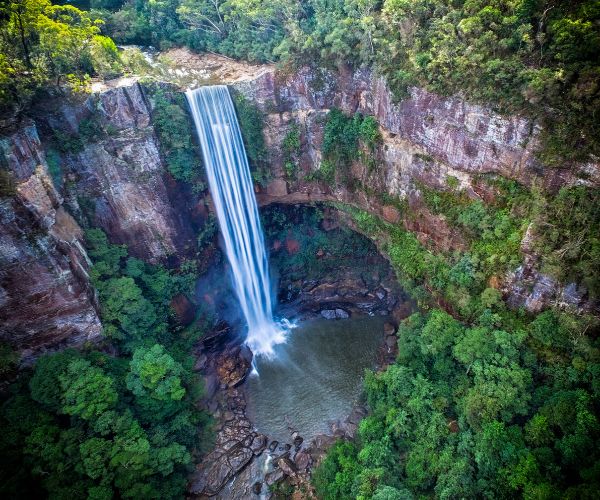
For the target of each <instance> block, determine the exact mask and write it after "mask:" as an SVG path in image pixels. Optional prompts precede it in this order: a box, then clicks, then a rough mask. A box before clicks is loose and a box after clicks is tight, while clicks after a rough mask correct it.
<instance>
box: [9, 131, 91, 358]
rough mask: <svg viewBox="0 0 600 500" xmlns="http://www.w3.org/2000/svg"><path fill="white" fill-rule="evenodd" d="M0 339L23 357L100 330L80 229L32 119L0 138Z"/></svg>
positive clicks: (72, 342)
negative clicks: (0, 176) (53, 175)
mask: <svg viewBox="0 0 600 500" xmlns="http://www.w3.org/2000/svg"><path fill="white" fill-rule="evenodd" d="M0 148H1V150H2V153H3V159H4V163H5V165H4V167H5V168H7V169H8V172H11V173H12V175H11V176H10V177H9V176H8V175H6V172H7V170H4V174H3V180H2V188H3V189H2V191H3V193H2V194H3V196H2V197H1V198H0V339H2V340H3V341H6V342H8V343H9V344H10V345H12V346H14V347H15V348H17V349H18V350H19V351H20V354H21V359H22V361H24V362H28V361H30V360H31V359H32V358H33V357H34V356H36V355H39V354H40V353H42V352H44V351H46V350H47V349H55V348H59V347H65V346H69V345H77V344H82V343H84V342H86V341H94V340H96V339H98V338H99V336H100V333H101V330H102V328H101V325H100V319H99V316H98V312H97V303H96V300H95V297H94V292H93V290H92V289H91V286H90V285H89V281H88V274H87V272H88V269H89V266H90V261H89V259H88V257H87V254H86V252H85V250H84V248H83V231H82V229H81V227H80V226H79V225H78V224H77V222H76V221H75V220H74V219H73V217H72V216H71V215H69V213H68V212H67V211H66V210H65V209H64V207H63V198H62V197H61V196H60V194H59V193H58V192H57V190H56V189H55V187H54V184H53V182H52V179H51V178H50V176H49V174H48V165H47V163H46V157H45V153H44V150H43V147H42V143H41V141H40V138H39V136H38V133H37V129H36V127H35V125H34V124H33V123H28V124H25V125H24V126H23V127H22V128H21V129H20V130H19V131H17V132H16V133H14V134H13V135H11V136H9V137H7V138H4V139H2V141H0Z"/></svg>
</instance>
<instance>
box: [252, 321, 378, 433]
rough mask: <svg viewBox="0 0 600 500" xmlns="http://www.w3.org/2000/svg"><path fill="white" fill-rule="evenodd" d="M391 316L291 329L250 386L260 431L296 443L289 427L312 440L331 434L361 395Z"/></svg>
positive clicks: (262, 361) (261, 363) (259, 362)
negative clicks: (332, 422) (368, 371)
mask: <svg viewBox="0 0 600 500" xmlns="http://www.w3.org/2000/svg"><path fill="white" fill-rule="evenodd" d="M385 322H386V317H381V316H374V317H369V316H364V317H357V318H351V319H339V320H326V319H309V320H306V321H304V322H302V323H300V324H299V326H298V327H297V328H295V329H294V330H292V331H291V332H290V333H289V335H288V339H287V342H286V343H285V344H279V345H277V346H275V357H274V358H272V359H266V358H264V357H259V358H258V359H257V360H256V368H257V370H258V373H259V375H258V376H256V375H251V376H250V378H249V379H248V381H247V383H246V390H247V398H246V399H247V404H248V407H247V414H248V416H249V417H250V419H251V420H252V421H253V423H254V425H255V427H256V428H257V430H258V431H259V432H262V433H264V434H266V435H268V436H269V438H270V439H275V440H278V441H280V442H291V431H290V428H291V429H293V430H295V431H298V432H299V433H300V435H301V436H302V437H303V438H304V439H305V440H309V439H312V438H314V437H315V436H316V435H318V434H327V433H329V432H330V425H329V423H330V422H331V421H334V420H338V419H342V418H344V417H346V416H347V415H348V414H349V413H350V411H351V410H352V407H353V405H354V404H355V403H356V402H357V401H358V400H359V398H360V395H361V392H362V381H363V378H364V371H365V369H366V368H372V367H373V365H374V364H375V358H376V353H377V348H378V346H380V345H381V342H382V339H383V325H384V323H385Z"/></svg>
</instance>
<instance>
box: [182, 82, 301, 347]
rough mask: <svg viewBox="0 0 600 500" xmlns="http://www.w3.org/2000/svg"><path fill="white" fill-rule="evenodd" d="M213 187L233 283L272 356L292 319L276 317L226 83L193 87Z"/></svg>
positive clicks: (260, 343)
mask: <svg viewBox="0 0 600 500" xmlns="http://www.w3.org/2000/svg"><path fill="white" fill-rule="evenodd" d="M186 97H187V100H188V102H189V105H190V108H191V111H192V116H193V118H194V123H195V125H196V131H197V133H198V138H199V139H200V145H201V147H202V156H203V158H204V165H205V167H206V173H207V176H208V182H209V186H210V192H211V195H212V198H213V202H214V205H215V210H216V212H217V218H218V220H219V226H220V228H221V233H222V234H223V240H224V241H225V251H226V253H227V258H228V259H229V263H230V265H231V270H232V277H233V287H234V289H235V292H236V295H237V298H238V300H239V303H240V306H241V308H242V311H243V313H244V317H245V318H246V321H247V323H248V337H247V341H246V342H247V343H248V345H249V347H250V348H251V349H252V351H253V352H254V353H255V354H257V355H265V356H272V355H273V347H274V346H275V345H276V344H279V343H281V342H284V341H285V336H286V333H287V331H288V330H289V328H290V327H291V325H290V323H289V322H287V321H286V320H281V321H275V320H274V319H273V303H272V300H271V290H270V279H269V266H268V261H267V252H266V250H265V243H264V237H263V231H262V227H261V224H260V219H259V217H258V208H257V205H256V198H255V196H254V186H253V184H252V178H251V176H250V168H249V167H248V159H247V157H246V151H245V149H244V143H243V141H242V135H241V132H240V127H239V124H238V120H237V116H236V114H235V108H234V107H233V102H232V100H231V96H230V95H229V90H228V89H227V87H226V86H225V85H215V86H208V87H200V88H198V89H195V90H188V91H187V92H186Z"/></svg>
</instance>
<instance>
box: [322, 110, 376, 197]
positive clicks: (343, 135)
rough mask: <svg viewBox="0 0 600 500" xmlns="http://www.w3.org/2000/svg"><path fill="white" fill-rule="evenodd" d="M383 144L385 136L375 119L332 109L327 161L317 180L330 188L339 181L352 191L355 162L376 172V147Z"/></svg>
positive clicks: (327, 129)
mask: <svg viewBox="0 0 600 500" xmlns="http://www.w3.org/2000/svg"><path fill="white" fill-rule="evenodd" d="M379 143H381V133H380V132H379V125H378V124H377V120H375V118H373V117H372V116H363V115H361V114H360V113H356V114H355V115H354V116H346V115H345V114H344V113H343V112H342V111H341V110H339V109H337V108H334V109H332V110H331V111H330V112H329V113H328V115H327V119H326V121H325V128H324V131H323V146H322V151H323V161H322V162H321V165H319V170H318V171H317V172H316V174H315V175H316V177H318V178H320V179H321V180H323V181H325V182H327V183H328V184H330V185H333V184H334V183H335V181H336V179H337V180H339V181H340V182H343V183H345V184H346V185H348V187H350V188H352V183H353V180H352V176H351V175H350V167H351V165H352V163H353V162H361V163H363V164H364V165H366V166H367V168H368V169H369V170H372V169H373V168H374V167H375V157H374V154H375V148H376V146H377V145H378V144H379Z"/></svg>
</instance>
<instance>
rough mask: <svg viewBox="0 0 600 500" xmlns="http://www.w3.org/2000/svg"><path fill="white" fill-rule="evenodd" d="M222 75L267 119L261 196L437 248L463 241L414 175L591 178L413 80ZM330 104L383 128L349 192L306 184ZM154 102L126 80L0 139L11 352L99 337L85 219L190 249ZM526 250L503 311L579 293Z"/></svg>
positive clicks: (513, 122) (144, 247)
mask: <svg viewBox="0 0 600 500" xmlns="http://www.w3.org/2000/svg"><path fill="white" fill-rule="evenodd" d="M213 63H214V61H213ZM220 64H221V65H223V66H227V64H229V63H228V62H227V61H226V60H225V59H223V60H222V61H221V63H220ZM213 66H214V64H213ZM213 70H214V68H213ZM221 73H223V72H221ZM223 74H227V72H224V73H223ZM235 80H236V81H235V83H234V84H233V85H232V86H233V88H234V89H235V91H237V92H241V93H243V94H244V95H246V96H247V97H248V98H249V99H250V100H252V101H253V102H256V103H257V104H258V105H259V106H260V107H261V108H262V110H263V111H264V112H265V115H266V126H265V129H264V136H265V139H266V143H267V148H268V152H269V169H270V175H271V181H270V183H269V184H268V185H267V186H266V187H265V188H261V189H259V192H258V200H259V203H261V204H263V205H264V204H268V203H272V202H283V203H306V202H313V201H343V202H346V203H351V204H353V205H356V206H359V207H361V208H364V209H366V210H369V211H370V212H372V213H375V214H377V215H380V216H381V217H383V218H384V219H385V220H387V221H389V222H391V223H394V224H403V225H404V226H405V227H406V228H407V229H408V230H410V231H413V232H414V233H415V234H416V235H417V237H418V238H419V240H420V241H421V242H423V243H424V244H427V245H430V246H433V247H435V248H436V249H439V250H453V249H459V250H464V249H465V248H466V242H465V241H464V240H463V238H462V236H461V234H460V233H458V232H457V231H456V230H455V229H453V228H452V227H450V226H449V225H448V224H446V222H445V220H444V218H443V217H442V216H439V215H434V214H432V213H431V212H429V211H428V210H427V209H426V207H425V206H424V205H423V203H422V202H421V201H420V193H419V189H418V185H419V183H422V184H423V185H426V186H429V187H431V188H433V189H438V190H444V189H448V179H449V178H450V177H452V178H454V179H456V180H457V181H458V183H459V186H460V187H461V188H463V189H464V190H465V191H466V192H467V193H468V194H469V195H470V196H472V197H473V198H481V199H484V200H486V199H487V197H489V196H493V193H490V192H489V188H486V187H485V186H484V184H483V183H481V182H480V181H479V178H478V176H479V175H480V174H484V173H486V174H489V173H491V174H499V175H502V176H504V177H507V178H510V179H515V180H517V181H519V182H521V183H523V184H524V185H528V186H531V185H533V184H539V185H541V186H543V187H545V188H546V189H549V190H556V189H558V188H560V187H561V186H568V185H574V184H588V185H595V186H597V185H600V168H599V166H598V164H596V163H589V164H572V165H565V167H564V168H556V169H548V168H543V167H542V165H541V164H540V163H539V161H538V160H537V158H536V151H537V150H538V149H539V135H540V129H539V127H538V126H537V125H536V124H535V123H533V122H531V121H529V120H527V119H525V118H522V117H506V116H500V115H498V114H497V113H495V112H494V111H492V110H490V109H488V108H485V107H482V106H476V105H471V104H467V103H465V102H464V101H462V100H460V99H459V98H457V97H450V98H444V97H440V96H437V95H434V94H431V93H429V92H427V91H425V90H423V89H418V88H413V89H412V90H411V91H410V96H409V97H407V98H405V99H403V100H402V101H400V102H397V103H396V102H395V101H394V100H393V99H392V95H391V93H390V91H389V89H388V88H387V86H386V84H385V82H384V80H383V79H381V78H380V77H378V76H376V75H374V74H373V73H371V72H370V71H368V70H359V71H356V72H349V71H340V72H337V73H333V72H329V71H326V70H321V69H319V70H309V69H303V70H301V71H299V72H297V73H295V74H292V75H282V74H280V73H277V71H275V69H274V68H270V67H261V70H260V71H256V72H253V73H252V75H251V76H249V77H248V78H243V79H241V81H238V80H240V79H239V78H237V77H236V78H235ZM224 83H228V82H224ZM165 88H166V89H167V92H173V91H174V88H173V87H165ZM332 107H338V108H340V109H342V110H344V111H345V112H347V113H355V112H360V113H363V114H367V115H373V116H375V117H376V119H377V120H378V122H379V124H380V131H381V133H382V136H383V144H382V146H381V147H380V148H379V150H378V152H377V158H376V160H377V164H376V167H375V168H374V169H371V170H369V168H367V167H366V166H365V165H363V164H361V162H360V161H356V162H355V163H354V164H353V165H352V176H353V178H354V179H356V180H357V181H358V183H359V185H360V186H361V187H362V189H355V190H353V191H350V190H348V189H347V188H345V187H344V186H341V185H340V186H336V187H335V188H332V187H331V186H328V185H326V184H324V183H322V182H317V181H308V180H306V174H309V173H311V172H314V171H315V170H316V169H318V167H319V165H320V162H321V152H320V150H321V144H322V139H323V129H324V124H325V120H326V115H327V113H328V111H329V110H330V109H331V108H332ZM152 111H153V104H152V99H151V97H150V95H149V93H148V92H147V90H146V89H145V87H144V86H143V85H141V84H139V83H138V82H136V81H135V79H133V80H132V79H123V80H121V81H119V82H115V83H114V84H112V85H109V86H106V87H103V89H102V90H101V91H99V92H96V93H95V94H93V95H91V96H90V97H89V98H87V99H85V100H84V101H79V102H77V101H74V100H70V99H61V100H58V101H53V103H51V104H49V105H47V106H45V107H42V108H41V109H40V110H37V111H36V112H35V113H33V114H32V118H31V119H30V120H26V121H25V122H23V123H21V125H19V126H18V127H14V128H13V130H12V131H11V132H5V133H4V135H3V136H2V137H0V148H1V150H2V158H0V162H1V163H0V174H2V177H1V178H0V187H1V188H2V189H1V193H0V217H1V220H2V226H1V227H0V245H1V247H2V250H1V257H0V338H1V339H3V340H5V341H7V342H9V343H11V344H12V345H13V346H15V347H16V348H17V349H18V350H19V351H20V352H21V354H22V358H23V359H24V360H30V359H33V358H34V357H35V356H37V355H38V354H39V353H41V352H44V351H46V350H48V349H56V348H59V347H62V346H64V345H71V344H81V343H82V342H84V341H88V340H89V341H94V340H97V339H99V338H100V334H101V325H100V321H99V315H98V304H97V301H96V299H95V297H94V292H93V290H92V289H91V287H90V285H89V280H88V276H87V272H88V269H89V266H90V262H89V259H88V257H87V255H86V253H85V250H84V246H83V230H82V226H84V225H85V221H86V220H90V221H91V222H92V224H93V225H95V226H98V227H101V228H102V229H103V230H104V231H105V232H106V233H107V234H108V236H109V239H110V241H111V242H112V243H122V244H126V245H127V246H128V247H129V251H130V253H131V254H132V255H134V256H137V257H140V258H143V259H145V260H147V261H149V262H152V263H159V262H162V263H174V262H177V260H178V259H179V258H181V257H184V256H190V257H193V255H194V253H195V233H196V232H197V230H198V228H199V227H200V225H201V221H200V222H199V221H198V211H199V210H200V209H199V207H200V204H199V202H198V196H197V195H193V194H192V193H191V192H190V188H189V186H185V185H183V184H181V183H178V182H176V181H175V180H174V179H173V178H172V177H171V175H170V174H169V173H168V171H167V168H166V165H165V161H164V159H163V157H162V156H161V150H160V144H159V140H158V139H157V134H156V131H155V129H154V126H153V121H152ZM292 125H298V126H299V130H300V138H301V148H300V152H299V161H298V164H299V165H298V170H299V171H298V172H297V175H296V176H295V178H294V179H290V178H288V177H286V175H285V174H284V169H283V163H284V153H283V151H282V148H281V145H282V141H283V139H284V137H285V135H286V134H287V132H288V131H289V130H290V128H291V127H292ZM82 130H84V132H85V134H83V133H82ZM71 142H73V143H72V144H71ZM49 157H51V159H52V161H51V162H49ZM57 165H58V167H57ZM57 168H58V173H59V175H58V177H59V178H57V175H56V171H57ZM51 170H52V171H53V172H52V175H51V173H50V171H51ZM53 177H54V180H53ZM454 182H456V181H454ZM400 199H402V200H407V202H408V206H409V209H410V210H409V211H408V212H410V214H411V215H410V217H407V216H406V214H404V213H401V211H399V210H398V208H397V207H396V206H395V205H394V204H393V203H391V202H390V201H389V200H400ZM200 208H202V207H200ZM201 218H202V217H200V219H201ZM528 252H529V253H528ZM523 254H524V264H523V266H521V267H520V268H519V269H517V270H515V272H514V273H512V275H511V276H509V277H506V278H505V280H504V284H503V286H504V291H505V293H506V295H507V296H508V298H509V299H510V303H511V304H512V305H514V306H515V307H518V306H526V307H527V308H528V309H529V310H531V311H537V310H540V309H542V308H544V307H547V306H548V305H561V304H562V305H564V304H571V305H577V306H581V305H582V304H584V303H585V291H584V290H581V289H580V288H578V287H577V285H576V284H559V283H556V282H554V281H553V280H552V279H551V278H549V277H547V276H544V275H542V274H541V273H539V272H538V271H537V270H536V268H535V263H536V259H535V256H534V255H531V254H530V251H529V247H528V244H527V241H524V243H523Z"/></svg>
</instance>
